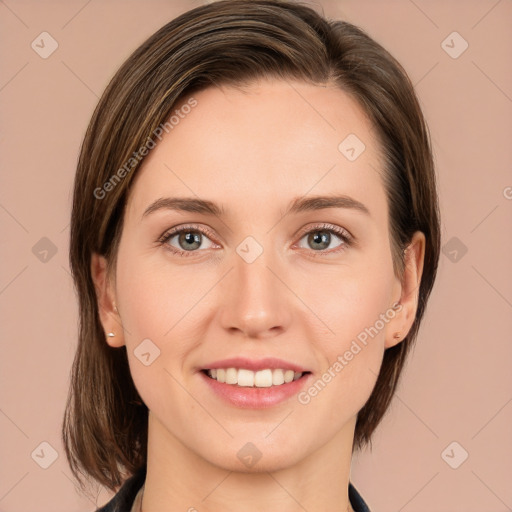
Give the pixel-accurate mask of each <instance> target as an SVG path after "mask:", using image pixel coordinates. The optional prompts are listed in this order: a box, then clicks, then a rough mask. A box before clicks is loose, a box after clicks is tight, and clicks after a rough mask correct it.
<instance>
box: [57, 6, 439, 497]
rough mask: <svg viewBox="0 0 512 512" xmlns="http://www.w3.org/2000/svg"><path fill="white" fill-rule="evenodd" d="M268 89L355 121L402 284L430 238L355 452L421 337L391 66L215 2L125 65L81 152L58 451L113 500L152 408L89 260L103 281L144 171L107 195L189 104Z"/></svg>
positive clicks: (413, 171) (418, 208)
mask: <svg viewBox="0 0 512 512" xmlns="http://www.w3.org/2000/svg"><path fill="white" fill-rule="evenodd" d="M265 78H272V79H275V78H278V79H281V80H300V81H303V82H307V83H310V84H316V85H324V84H334V85H335V86H337V87H339V89H340V90H342V91H344V92H345V93H346V94H348V95H349V96H350V97H351V98H352V99H353V100H355V101H356V102H357V103H358V104H359V105H360V107H362V109H363V111H364V112H365V114H366V115H367V116H368V118H369V120H370V121H371V123H372V126H373V128H374V129H375V131H376V133H377V135H378V140H379V145H380V149H381V152H382V155H383V169H382V179H383V183H384V187H385V190H386V194H387V200H388V210H389V226H390V228H389V231H390V233H389V236H390V245H391V248H392V254H393V266H394V271H395V273H396V275H397V276H401V275H402V273H403V270H404V252H403V251H404V249H405V248H406V247H407V245H408V243H409V242H410V241H411V238H412V235H413V234H414V232H415V231H422V232H423V233H424V234H425V238H426V248H425V259H424V267H423V274H422V278H421V283H420V286H419V292H418V307H417V312H416V318H415V320H414V323H413V325H412V328H411V329H410V331H409V332H408V334H407V336H406V338H405V339H404V340H403V341H402V342H401V343H398V344H397V345H395V346H393V347H390V348H388V349H387V350H386V351H385V352H384V356H383V361H382V366H381V369H380V373H379V375H378V378H377V381H376V384H375V386H374V389H373V391H372V393H371V395H370V397H369V399H368V400H367V402H366V403H365V405H364V407H363V408H362V409H361V410H360V411H359V413H358V416H357V423H356V426H355V434H354V443H353V450H356V449H361V448H362V447H364V446H365V445H367V444H370V445H371V436H372V433H373V432H374V430H375V429H376V427H377V426H378V424H379V423H380V421H381V419H382V418H383V416H384V414H385V412H386V410H387V409H388V406H389V404H390V402H391V399H392V397H393V395H394V393H395V389H396V387H397V384H398V380H399V377H400V374H401V370H402V367H403V365H404V362H405V360H406V357H407V354H408V353H409V350H410V348H411V346H412V344H413V342H414V341H415V339H416V337H417V333H418V328H419V325H420V322H421V319H422V317H423V314H424V311H425V307H426V304H427V300H428V297H429V295H430V292H431V289H432V286H433V284H434V280H435V276H436V272H437V265H438V259H439V248H440V226H439V222H440V221H439V209H438V198H437V192H436V179H435V169H434V162H433V155H432V150H431V143H430V135H429V131H428V127H427V124H426V121H425V119H424V116H423V113H422V110H421V108H420V105H419V101H418V99H417V96H416V94H415V92H414V88H413V85H412V83H411V81H410V79H409V77H408V75H407V73H406V71H405V70H404V69H403V67H402V66H401V65H400V63H399V62H398V61H397V60H396V59H395V58H394V57H393V56H391V55H390V53H388V51H386V50H385V49H384V48H383V47H382V46H381V45H380V44H379V43H377V42H376V41H375V40H373V39H372V38H371V37H370V36H369V35H367V34H366V33H365V32H364V31H363V30H362V29H361V28H358V27H356V26H355V25H353V24H351V23H348V22H346V21H342V20H329V19H327V18H326V17H325V16H324V15H323V14H320V13H319V12H317V10H316V9H314V8H313V7H311V6H309V5H307V4H305V3H302V2H296V1H293V0H220V1H217V2H213V3H209V4H205V5H201V6H199V7H196V8H194V9H192V10H189V11H187V12H185V13H183V14H181V15H180V16H179V17H177V18H175V19H173V20H172V21H170V22H169V23H167V24H166V25H165V26H163V27H162V28H161V29H159V30H158V31H157V32H156V33H154V34H153V35H152V36H151V37H149V39H147V40H146V41H145V42H144V43H143V44H142V45H141V46H140V47H139V48H137V49H136V50H135V51H134V52H133V53H132V55H131V56H130V57H129V58H128V59H127V60H126V61H125V62H124V63H123V64H122V66H121V67H120V68H119V70H118V71H117V72H116V74H115V75H114V76H113V78H112V79H111V81H110V83H109V84H108V86H107V87H106V89H105V91H104V93H103V95H102V96H101V99H100V100H99V103H98V105H97V107H96V109H95V111H94V113H93V115H92V118H91V120H90V123H89V125H88V128H87V131H86V134H85V137H84V140H83V142H82V146H81V149H80V155H79V160H78V165H77V170H76V176H75V182H74V195H73V205H72V213H71V235H70V254H69V257H70V266H71V271H72V275H73V279H74V284H75V289H76V292H77V296H78V301H79V332H78V344H77V349H76V354H75V358H74V361H73V366H72V369H71V375H70V388H69V394H68V398H67V403H66V408H65V413H64V418H63V423H62V437H63V442H64V446H65V451H66V456H67V459H68V461H69V464H70V467H71V470H72V472H73V475H74V476H75V478H76V479H77V480H78V481H79V482H80V486H81V487H82V489H84V485H83V480H82V476H84V477H86V478H87V479H93V480H94V481H95V482H97V483H99V484H101V485H103V486H105V487H107V488H108V489H110V490H112V491H114V490H116V489H118V488H119V486H120V485H122V483H123V481H124V480H125V479H126V478H128V477H129V476H130V475H132V474H133V473H135V472H136V471H137V470H138V469H139V468H141V467H143V466H145V465H146V462H147V461H146V459H147V422H148V408H147V406H146V405H145V404H144V403H143V401H142V399H141V397H140V396H139V394H138V392H137V389H136V388H135V385H134V383H133V380H132V377H131V374H130V369H129V366H128V359H127V354H126V347H124V346H123V347H120V348H112V347H110V346H109V345H108V344H107V343H106V340H105V333H104V330H103V328H102V324H101V322H100V317H99V309H98V308H99V306H98V301H97V296H96V290H95V287H94V283H93V279H92V275H91V256H92V254H93V253H98V254H101V255H103V256H105V257H106V259H107V262H108V268H109V272H111V271H112V269H115V263H116V255H117V250H118V245H119V240H120V236H121V232H122V227H123V214H124V208H125V205H126V199H127V195H128V192H129V190H130V187H131V184H132V183H133V179H134V177H135V175H136V173H137V170H138V169H139V168H140V164H141V162H142V161H143V158H142V159H140V161H137V162H135V163H134V164H133V165H132V167H131V168H130V169H128V171H126V167H125V172H124V173H122V179H119V180H118V182H116V184H115V185H116V186H115V187H111V190H110V189H109V191H108V193H104V190H106V189H105V187H104V185H105V184H106V183H107V182H109V180H111V177H112V176H114V175H115V174H116V173H117V176H118V177H119V176H121V173H119V172H118V171H119V169H121V168H123V166H124V165H125V163H126V162H128V161H130V158H133V155H134V154H137V152H138V150H139V148H141V147H143V146H144V144H145V143H146V142H147V141H148V139H150V138H152V137H153V135H152V134H154V132H155V130H156V129H157V128H158V127H159V126H161V125H162V124H164V123H166V122H167V121H168V120H169V118H170V116H171V115H172V114H173V108H174V107H175V106H176V105H177V104H178V103H179V102H180V101H181V100H183V99H185V98H187V96H189V95H191V94H192V93H193V92H197V91H199V90H201V89H204V88H206V87H211V86H218V85H228V86H235V87H242V86H243V85H244V84H250V83H251V81H254V80H258V79H265ZM153 138H154V137H153ZM98 191H102V192H101V194H100V193H99V192H98Z"/></svg>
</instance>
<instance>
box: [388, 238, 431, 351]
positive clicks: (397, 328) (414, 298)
mask: <svg viewBox="0 0 512 512" xmlns="http://www.w3.org/2000/svg"><path fill="white" fill-rule="evenodd" d="M424 260H425V235H424V234H423V233H422V232H421V231H416V233H414V235H413V237H412V239H411V242H410V244H409V245H408V247H407V248H406V249H405V268H404V273H403V276H402V282H401V297H400V304H401V306H402V307H401V309H400V313H399V315H397V317H396V322H395V324H394V325H393V330H391V331H390V332H389V334H388V336H386V341H385V347H386V348H390V347H393V346H395V345H397V344H398V343H400V342H401V341H403V340H404V338H405V337H406V336H407V334H408V332H409V331H410V329H411V327H412V325H413V323H414V320H415V318H416V311H417V309H418V299H419V290H420V284H421V276H422V274H423V264H424Z"/></svg>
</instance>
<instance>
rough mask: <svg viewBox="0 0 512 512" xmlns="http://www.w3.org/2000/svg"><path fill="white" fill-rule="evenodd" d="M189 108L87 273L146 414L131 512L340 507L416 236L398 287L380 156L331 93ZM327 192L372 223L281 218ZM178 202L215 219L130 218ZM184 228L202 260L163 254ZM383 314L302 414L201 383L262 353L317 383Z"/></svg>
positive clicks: (406, 320)
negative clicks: (110, 244)
mask: <svg viewBox="0 0 512 512" xmlns="http://www.w3.org/2000/svg"><path fill="white" fill-rule="evenodd" d="M292 85H293V87H292ZM194 97H195V98H196V100H197V102H198V104H197V106H196V107H195V108H193V109H192V111H191V112H190V113H189V114H188V115H187V116H186V117H185V118H184V119H182V120H180V122H179V124H178V125H176V126H175V127H174V129H173V130H172V131H170V132H169V133H168V134H167V135H165V137H164V138H163V140H162V141H161V142H159V143H158V145H157V146H156V148H155V149H153V150H152V151H151V152H150V154H149V155H148V157H147V158H146V159H145V160H144V162H143V166H142V168H141V169H140V170H139V171H138V174H137V176H136V179H135V181H134V184H133V187H132V189H131V192H130V196H129V198H128V203H127V208H126V211H125V218H124V227H123V232H122V237H121V241H120V246H119V252H118V258H117V264H116V269H115V272H116V273H115V276H108V275H107V272H106V262H105V260H104V258H103V257H101V256H98V255H94V256H93V258H92V262H91V266H92V271H93V278H94V281H95V284H96V288H97V292H98V301H99V305H100V312H101V313H100V315H101V321H102V324H103V326H104V328H105V333H107V332H110V331H114V332H115V334H116V336H115V337H114V338H107V337H106V342H107V343H109V345H111V346H112V347H120V346H123V345H126V347H127V354H128V359H129V363H130V369H131V372H132V376H133V380H134V382H135V385H136V387H137V389H138V391H139V393H140V395H141V397H142V399H143V400H144V402H145V403H146V405H147V406H148V408H149V410H150V414H149V425H148V429H149V442H148V473H147V478H146V484H145V490H144V496H143V510H146V511H159V510H166V511H178V510H180V511H184V510H189V509H190V510H194V509H191V508H190V507H195V509H197V510H199V511H210V512H213V511H225V512H229V511H234V510H240V509H243V510H246V511H248V512H251V511H262V510H276V509H279V510H281V511H282V512H295V511H299V510H300V511H302V510H304V509H306V510H308V511H310V512H314V511H324V510H332V511H343V512H344V511H345V510H352V509H351V507H350V506H349V501H348V482H349V477H350V463H351V453H352V443H353V437H354V428H355V423H356V417H357V413H358V411H359V410H360V409H361V408H362V407H363V405H364V404H365V402H366V401H367V399H368V398H369V396H370V394H371V392H372V390H373V387H374V385H375V382H376V379H377V375H378V372H379V369H380V366H381V363H382V357H383V353H384V351H385V349H386V348H388V347H391V346H393V345H394V344H396V343H399V342H400V340H401V339H403V338H404V337H405V336H406V334H407V332H408V330H409V329H410V327H411V325H412V323H413V321H414V317H415V313H416V308H417V299H418V287H419V283H420V279H421V272H422V269H423V259H424V249H425V238H424V235H423V234H422V233H420V232H417V233H416V234H415V235H414V237H413V239H412V242H411V245H410V246H409V248H408V250H407V252H406V270H405V273H404V275H403V276H402V277H397V276H396V275H395V274H394V272H393V261H392V254H391V248H390V240H389V224H388V208H387V200H386V193H385V189H384V185H383V182H382V176H381V172H382V164H381V161H380V154H379V143H378V140H377V139H376V136H375V132H374V130H373V128H372V126H371V124H370V122H369V121H368V119H367V118H366V116H365V115H364V113H363V111H362V109H360V107H359V106H358V104H357V103H355V102H354V101H353V100H352V99H351V98H350V97H349V96H348V95H346V94H345V93H344V92H342V91H341V90H339V89H338V88H336V87H334V86H325V87H324V86H314V85H309V84H305V83H302V82H289V83H288V82H285V81H280V80H276V81H271V80H265V81H260V82H257V83H252V84H250V86H248V87H246V88H245V90H244V91H241V90H239V89H235V88H232V87H222V88H217V87H211V88H208V89H206V90H203V91H201V92H199V93H197V94H195V95H194ZM350 133H354V134H356V135H357V137H358V138H359V139H360V140H362V141H363V142H364V144H365V146H366V149H365V150H364V152H363V153H362V154H361V155H360V156H359V157H358V158H357V159H356V160H355V161H353V162H351V161H349V160H348V159H347V158H345V156H344V155H343V154H342V153H341V152H340V151H339V150H338V145H339V144H340V142H341V141H342V140H343V139H344V138H345V137H346V136H347V135H348V134H350ZM329 194H345V195H348V196H351V197H352V198H354V199H357V200H358V201H360V202H361V203H363V204H364V205H365V206H366V207H367V208H368V210H369V213H370V214H369V215H366V214H364V213H363V212H360V211H357V210H354V209H348V208H329V209H321V210H317V211H306V212H301V213H298V214H290V215H286V216H284V217H283V214H284V212H285V210H286V208H287V207H288V205H289V203H290V201H292V200H293V199H295V198H299V197H304V196H311V195H329ZM190 196H192V197H199V198H202V199H209V200H211V201H214V202H216V203H219V204H222V205H223V206H224V208H225V210H226V214H225V215H224V216H222V217H217V216H208V215H204V214H201V213H195V212H178V211H173V210H159V211H156V212H154V213H152V214H150V215H147V216H145V217H144V218H141V217H142V214H143V212H144V211H145V209H146V208H147V207H148V206H149V205H150V204H151V203H152V202H153V201H155V200H156V199H159V198H161V197H190ZM318 223H329V224H331V225H334V226H339V227H341V228H344V229H345V230H347V231H348V232H349V233H350V234H351V235H352V236H353V238H354V243H352V244H350V245H344V246H343V250H341V251H340V252H333V251H336V250H337V249H339V248H340V244H341V245H342V244H343V241H342V240H341V239H340V238H338V236H337V235H336V234H331V239H330V242H327V243H326V244H325V246H323V247H326V248H322V247H320V248H318V246H315V244H314V241H311V240H309V241H308V235H307V233H308V232H309V231H310V228H311V229H316V230H317V231H316V232H315V233H317V232H318V231H322V228H318V227H317V226H316V225H318ZM185 224H187V225H188V224H194V226H198V227H205V228H206V229H209V230H210V232H211V233H212V236H209V235H208V236H204V235H201V234H199V236H200V237H201V240H202V242H201V246H200V247H199V248H196V249H194V251H195V252H194V251H192V252H190V251H189V253H188V254H189V256H188V257H180V256H178V255H176V254H173V253H172V252H171V251H170V250H169V249H168V246H169V245H172V246H173V247H174V248H175V249H176V250H180V249H181V251H183V252H186V250H185V248H186V247H187V245H186V242H184V241H183V240H182V243H181V245H180V243H179V238H178V236H175V237H173V238H172V239H171V240H170V241H168V242H167V248H166V246H165V244H164V245H162V244H159V243H158V239H159V238H160V237H161V236H162V234H164V233H165V232H166V231H168V230H169V229H170V228H173V227H175V226H179V225H185ZM313 234H314V233H313ZM247 236H252V237H253V238H254V239H255V240H257V242H258V243H259V244H260V245H261V246H262V248H263V253H262V254H261V255H260V256H259V257H258V258H257V259H256V260H255V261H254V262H252V263H250V264H249V263H247V262H246V261H245V260H244V259H242V258H241V257H240V256H239V255H238V253H237V252H236V249H237V247H238V246H239V244H240V243H241V242H242V241H243V240H244V239H245V238H246V237H247ZM322 251H323V252H322ZM329 252H330V254H329ZM228 271H229V272H228ZM395 302H400V303H401V304H402V308H401V310H400V312H399V313H397V314H396V315H395V316H394V318H393V319H392V320H389V321H388V322H387V323H386V324H385V327H384V328H383V329H381V330H380V331H379V333H378V335H376V336H375V337H373V338H370V340H369V342H368V344H367V345H366V346H365V347H364V348H363V349H362V350H361V351H360V352H359V353H358V354H357V355H356V356H354V358H353V359H352V360H351V361H350V362H349V363H348V364H347V365H346V366H345V367H344V368H343V370H342V371H341V372H339V373H338V374H336V377H335V378H333V379H332V380H331V382H329V383H328V384H327V385H326V386H325V388H324V389H322V391H321V392H319V393H318V395H317V396H315V397H314V398H312V399H311V401H310V402H309V403H308V404H307V405H303V404H300V403H299V402H298V400H297V397H296V396H294V397H292V398H291V399H289V400H287V401H285V402H284V403H281V404H279V405H277V406H274V407H271V408H267V409H252V410H251V409H240V408H237V407H235V406H233V405H230V404H229V403H227V402H225V401H223V400H222V399H220V398H219V397H217V396H216V395H214V394H213V393H212V392H211V391H210V390H209V387H208V386H207V385H206V384H205V383H204V382H203V380H202V378H201V377H200V375H199V374H198V373H197V370H198V369H199V368H205V367H207V363H208V362H212V361H214V360H217V359H223V358H226V357H233V356H238V355H244V356H248V357H253V358H262V357H265V356H274V357H279V358H282V359H285V360H288V361H292V362H295V363H298V364H300V365H302V366H303V367H305V368H308V369H309V370H310V371H312V373H313V374H314V376H315V379H314V381H315V380H316V379H317V378H319V377H320V376H321V375H322V374H323V373H324V372H325V371H326V370H327V369H328V368H329V367H330V366H331V365H332V364H333V362H334V361H336V359H337V357H338V356H339V355H343V354H344V353H345V352H346V350H348V349H349V347H350V345H351V342H352V341H353V340H354V339H355V338H356V336H357V335H358V334H359V333H360V332H362V331H364V329H365V328H367V327H369V326H372V325H374V324H375V322H376V320H378V318H379V315H380V314H382V313H385V312H386V311H388V310H389V309H390V308H391V307H392V305H393V304H394V303H395ZM114 304H115V306H116V308H115V307H114ZM121 325H122V327H123V329H121V328H120V326H121ZM396 333H400V338H399V339H395V337H394V335H395V334H396ZM146 338H149V339H150V340H152V342H153V343H154V344H155V345H156V346H158V348H159V349H160V351H161V353H160V356H159V357H158V358H157V359H156V360H155V361H154V362H153V363H152V364H151V365H149V366H145V365H143V364H142V363H141V362H140V361H139V360H138V359H137V357H135V355H134V352H133V351H134V350H135V349H136V347H137V346H138V345H139V344H140V343H141V341H142V340H144V339H146ZM247 442H251V443H253V444H254V445H256V447H257V448H258V449H259V451H260V452H261V454H262V457H261V459H260V460H259V461H258V462H257V463H256V464H255V465H254V466H252V467H250V468H248V467H246V466H245V465H244V464H243V463H242V462H241V461H240V460H239V458H238V457H237V453H238V451H239V450H240V449H241V448H242V447H243V446H244V445H245V444H246V443H247Z"/></svg>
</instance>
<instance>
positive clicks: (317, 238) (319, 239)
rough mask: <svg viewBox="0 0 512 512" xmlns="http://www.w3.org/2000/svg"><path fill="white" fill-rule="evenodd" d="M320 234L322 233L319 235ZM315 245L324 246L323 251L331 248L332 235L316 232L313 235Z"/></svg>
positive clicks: (326, 232)
mask: <svg viewBox="0 0 512 512" xmlns="http://www.w3.org/2000/svg"><path fill="white" fill-rule="evenodd" d="M318 233H321V234H320V235H318ZM312 239H313V243H314V244H320V245H322V247H321V249H325V248H327V247H329V241H330V233H329V232H328V231H316V232H315V234H313V235H312Z"/></svg>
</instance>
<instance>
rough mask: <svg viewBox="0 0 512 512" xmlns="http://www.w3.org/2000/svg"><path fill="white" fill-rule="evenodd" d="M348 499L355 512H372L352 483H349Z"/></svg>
mask: <svg viewBox="0 0 512 512" xmlns="http://www.w3.org/2000/svg"><path fill="white" fill-rule="evenodd" d="M348 499H349V501H350V504H351V505H352V508H353V509H354V512H371V511H370V508H369V507H368V505H367V504H366V502H365V501H364V499H363V497H362V496H361V495H360V494H359V492H358V491H357V489H356V488H355V487H354V486H353V485H352V483H351V482H349V483H348Z"/></svg>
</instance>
